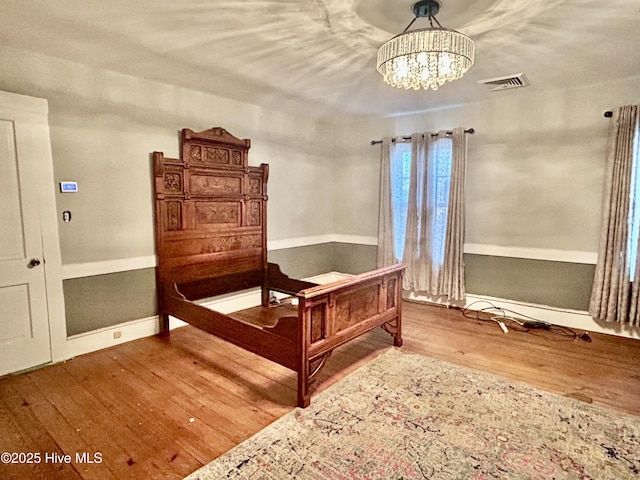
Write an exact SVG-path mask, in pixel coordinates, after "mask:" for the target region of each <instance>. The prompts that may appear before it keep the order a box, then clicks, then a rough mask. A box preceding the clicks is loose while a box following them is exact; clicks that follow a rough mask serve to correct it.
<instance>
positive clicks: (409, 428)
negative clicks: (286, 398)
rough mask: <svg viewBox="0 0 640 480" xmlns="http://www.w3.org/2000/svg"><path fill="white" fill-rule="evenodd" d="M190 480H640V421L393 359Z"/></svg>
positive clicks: (403, 357) (402, 357)
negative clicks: (631, 479) (637, 479)
mask: <svg viewBox="0 0 640 480" xmlns="http://www.w3.org/2000/svg"><path fill="white" fill-rule="evenodd" d="M187 478H188V479H189V480H196V479H202V480H205V479H208V480H209V479H210V480H213V479H215V480H219V479H227V478H229V479H247V480H249V479H252V480H257V479H270V480H284V479H296V480H301V479H331V480H352V479H371V480H373V479H376V480H377V479H380V480H389V479H413V478H418V479H424V478H429V479H452V480H453V479H465V480H466V479H474V480H484V479H487V480H488V479H534V478H535V479H594V480H605V479H611V480H621V479H629V478H640V417H635V416H631V415H625V414H622V413H620V412H616V411H614V410H609V409H605V408H601V407H598V406H594V405H590V404H586V403H582V402H580V401H578V400H574V399H571V398H566V397H561V396H558V395H553V394H549V393H543V392H540V391H538V390H536V389H534V388H531V387H528V386H526V385H521V384H512V383H508V382H506V381H504V380H501V379H498V378H495V377H493V376H490V375H487V374H484V373H479V372H475V371H472V370H467V369H464V368H460V367H456V366H453V365H449V364H446V363H443V362H440V361H437V360H433V359H430V358H427V357H423V356H421V355H415V354H408V353H402V352H400V351H399V350H395V349H391V350H389V351H387V352H385V353H384V354H382V355H380V356H379V357H378V358H376V359H375V360H373V361H371V362H370V363H369V364H367V365H365V366H364V367H362V368H360V369H358V370H357V371H355V372H354V373H352V374H350V375H348V376H347V377H345V378H344V379H342V380H341V381H339V382H337V383H336V384H335V385H333V386H332V387H331V388H329V389H327V390H326V391H324V392H322V393H320V394H319V395H316V396H314V397H312V399H311V406H310V407H308V408H307V409H296V410H294V411H292V412H290V413H289V414H287V415H285V416H284V417H282V418H281V419H279V420H277V421H276V422H274V423H273V424H271V425H270V426H268V427H267V428H265V429H264V430H262V431H260V432H258V433H257V434H256V435H255V436H253V437H252V438H250V439H249V440H247V441H245V442H244V443H242V444H240V445H238V446H237V447H236V448H234V449H233V450H231V451H229V452H228V453H226V454H225V455H223V456H221V457H219V458H218V459H216V460H214V461H213V462H212V463H210V464H209V465H206V466H205V467H203V468H201V469H200V470H198V471H196V472H195V473H193V474H192V475H190V476H189V477H187Z"/></svg>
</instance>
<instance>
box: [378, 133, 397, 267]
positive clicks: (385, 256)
mask: <svg viewBox="0 0 640 480" xmlns="http://www.w3.org/2000/svg"><path fill="white" fill-rule="evenodd" d="M391 151H392V140H391V137H385V138H383V139H382V156H381V159H380V208H379V217H378V259H377V264H378V268H382V267H388V266H389V265H393V264H395V263H396V262H397V260H396V258H395V257H396V256H395V242H394V238H393V202H392V194H391V157H392V153H391Z"/></svg>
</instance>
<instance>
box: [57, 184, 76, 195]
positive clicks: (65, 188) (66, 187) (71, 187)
mask: <svg viewBox="0 0 640 480" xmlns="http://www.w3.org/2000/svg"><path fill="white" fill-rule="evenodd" d="M60 191H61V192H62V193H70V192H77V191H78V182H60Z"/></svg>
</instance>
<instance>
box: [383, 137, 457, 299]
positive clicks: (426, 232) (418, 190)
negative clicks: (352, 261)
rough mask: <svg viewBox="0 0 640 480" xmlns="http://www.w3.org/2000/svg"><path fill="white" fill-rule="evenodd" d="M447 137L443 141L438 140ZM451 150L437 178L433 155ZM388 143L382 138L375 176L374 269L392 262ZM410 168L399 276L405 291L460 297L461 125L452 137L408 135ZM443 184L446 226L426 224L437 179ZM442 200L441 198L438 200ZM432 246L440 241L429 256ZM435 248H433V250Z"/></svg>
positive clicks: (432, 216)
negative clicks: (447, 166) (446, 171)
mask: <svg viewBox="0 0 640 480" xmlns="http://www.w3.org/2000/svg"><path fill="white" fill-rule="evenodd" d="M444 138H447V139H448V140H449V141H447V142H439V141H438V140H440V139H444ZM441 150H446V154H447V155H448V154H449V151H451V173H450V177H449V178H445V179H442V178H440V179H437V177H438V175H437V174H438V172H436V171H435V168H436V165H437V163H436V159H437V158H438V156H439V155H441V154H442V153H443V152H442V151H441ZM393 151H394V148H393V142H392V140H391V139H389V138H385V139H383V144H382V161H381V177H380V217H379V225H378V267H382V266H385V265H390V264H393V263H395V262H396V261H397V259H396V258H395V243H394V242H395V238H394V228H393V205H392V191H391V190H392V185H391V183H392V181H391V178H392V177H393V175H394V173H393V172H392V165H393ZM411 158H412V162H411V172H410V183H409V202H408V206H407V223H406V229H405V243H404V256H403V259H402V261H403V263H404V264H405V265H406V266H407V269H406V271H405V276H404V280H403V290H405V292H406V293H412V292H413V293H416V294H420V295H427V296H429V297H431V298H433V299H436V300H437V299H442V298H444V299H446V300H449V301H457V300H463V299H464V296H465V289H464V263H463V244H464V183H465V167H466V135H465V133H464V130H463V129H462V128H456V129H454V130H453V134H452V135H450V136H449V135H447V134H446V132H444V131H442V132H439V133H438V134H436V135H432V134H431V133H430V132H425V133H416V134H413V135H412V136H411ZM442 180H444V181H448V182H449V195H448V198H445V199H444V203H445V205H446V211H447V213H446V229H445V230H444V234H443V235H440V233H439V232H440V229H437V231H434V229H433V228H432V227H433V225H434V222H437V221H438V219H437V218H436V217H437V216H438V215H441V214H442V211H441V210H442V209H440V210H438V208H436V203H437V200H438V199H436V193H437V192H438V191H441V190H438V189H436V182H437V181H442ZM440 200H442V199H440ZM434 245H442V246H443V248H444V255H443V257H442V258H434V257H433V252H434ZM435 250H438V249H437V248H436V249H435Z"/></svg>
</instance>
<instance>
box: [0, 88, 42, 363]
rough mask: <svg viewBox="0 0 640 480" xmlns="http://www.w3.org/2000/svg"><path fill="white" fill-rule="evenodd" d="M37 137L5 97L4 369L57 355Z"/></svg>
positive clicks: (1, 196)
mask: <svg viewBox="0 0 640 480" xmlns="http://www.w3.org/2000/svg"><path fill="white" fill-rule="evenodd" d="M0 100H1V98H0ZM32 143H33V138H32V136H31V135H30V128H29V126H28V125H26V124H25V122H24V120H20V119H17V118H16V116H15V115H14V112H13V111H12V110H11V109H10V108H5V106H4V104H3V103H2V102H1V101H0V375H4V374H6V373H11V372H16V371H19V370H23V369H26V368H30V367H33V366H36V365H40V364H43V363H47V362H50V361H51V346H50V337H49V318H48V310H47V292H46V284H45V260H46V259H44V258H43V254H42V252H43V245H42V232H41V222H40V206H39V204H38V202H39V196H38V191H37V189H38V184H39V182H38V181H37V175H38V162H39V161H40V162H42V160H43V159H41V158H40V159H39V158H38V155H37V153H36V152H37V149H34V148H33V145H32ZM47 161H48V159H47Z"/></svg>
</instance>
